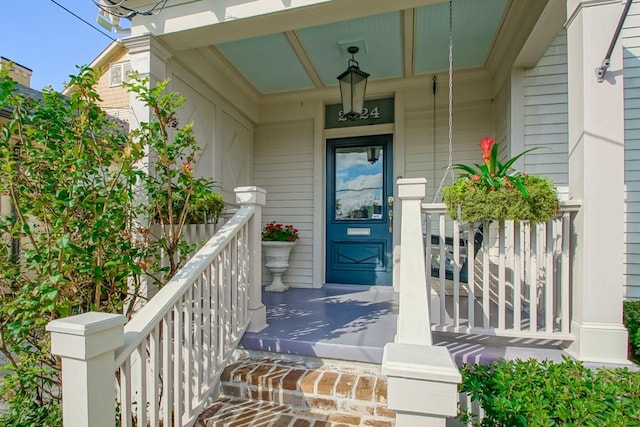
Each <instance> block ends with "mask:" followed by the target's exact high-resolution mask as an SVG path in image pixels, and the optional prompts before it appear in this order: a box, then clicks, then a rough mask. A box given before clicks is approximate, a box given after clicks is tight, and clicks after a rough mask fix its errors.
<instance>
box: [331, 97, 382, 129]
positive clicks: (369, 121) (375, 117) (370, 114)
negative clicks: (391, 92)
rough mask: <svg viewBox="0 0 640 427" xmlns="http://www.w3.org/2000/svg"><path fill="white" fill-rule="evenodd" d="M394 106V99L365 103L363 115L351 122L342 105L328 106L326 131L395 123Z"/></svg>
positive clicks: (372, 100)
mask: <svg viewBox="0 0 640 427" xmlns="http://www.w3.org/2000/svg"><path fill="white" fill-rule="evenodd" d="M393 106H394V103H393V98H384V99H371V100H369V101H364V108H363V111H362V115H361V116H360V117H358V118H356V119H354V120H349V119H347V118H346V117H345V116H344V114H343V112H342V104H331V105H327V106H326V108H325V115H326V119H325V129H335V128H346V127H352V126H367V125H377V124H382V123H393V120H394V114H393V113H394V111H393Z"/></svg>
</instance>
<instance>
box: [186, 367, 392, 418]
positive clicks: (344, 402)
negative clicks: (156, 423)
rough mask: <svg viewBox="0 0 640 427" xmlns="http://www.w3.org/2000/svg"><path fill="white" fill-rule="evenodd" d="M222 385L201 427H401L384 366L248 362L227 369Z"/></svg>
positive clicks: (203, 415)
mask: <svg viewBox="0 0 640 427" xmlns="http://www.w3.org/2000/svg"><path fill="white" fill-rule="evenodd" d="M221 381H222V383H221V386H222V387H221V388H222V390H221V396H220V397H219V398H218V400H217V401H216V402H215V403H214V404H213V405H211V406H209V407H208V408H207V409H205V411H204V412H203V413H202V415H201V416H200V418H199V421H198V425H201V426H207V427H227V426H228V427H231V426H233V427H241V426H247V427H254V426H274V427H276V426H277V427H285V426H295V427H304V426H315V427H338V426H369V427H391V426H394V425H395V413H394V412H393V411H391V410H389V409H387V381H386V379H385V378H384V377H383V376H382V375H381V374H380V373H379V366H375V365H344V364H341V363H339V362H338V361H336V362H335V363H325V362H322V361H320V360H316V359H313V360H312V359H300V358H298V359H289V358H287V359H285V358H282V359H275V358H270V357H243V358H241V359H240V360H238V361H237V362H236V363H234V364H232V365H229V366H228V367H227V368H226V369H225V371H224V373H223V374H222V379H221Z"/></svg>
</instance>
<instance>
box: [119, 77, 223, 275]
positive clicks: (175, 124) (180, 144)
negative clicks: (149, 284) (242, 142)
mask: <svg viewBox="0 0 640 427" xmlns="http://www.w3.org/2000/svg"><path fill="white" fill-rule="evenodd" d="M168 84H169V80H163V81H161V82H159V83H158V84H156V85H155V86H150V84H149V79H148V78H142V79H140V78H138V75H137V73H135V72H134V73H132V75H131V76H130V79H129V81H128V82H125V83H123V85H124V86H125V87H126V88H127V89H128V90H129V91H131V92H133V93H135V94H137V96H138V99H140V101H142V102H143V103H144V105H145V106H147V107H149V108H150V110H151V112H152V116H153V120H151V121H150V122H148V123H144V122H143V123H140V125H139V127H138V129H135V130H133V131H132V132H131V133H130V138H131V141H132V144H133V145H134V146H135V147H136V148H137V149H140V148H142V147H144V148H145V149H146V152H147V153H148V154H147V155H148V159H149V162H150V163H151V164H152V165H154V167H152V168H150V172H149V173H146V174H142V175H141V176H140V180H141V182H142V186H143V187H144V190H145V191H144V194H146V195H147V200H146V202H144V203H143V204H144V205H145V206H147V210H146V212H145V215H144V217H145V218H151V219H154V220H155V221H157V223H158V225H159V227H147V228H146V229H145V230H146V232H145V236H147V237H148V241H147V246H149V247H151V246H159V247H160V248H161V251H157V250H156V251H150V252H148V253H147V257H146V259H145V261H144V266H145V273H146V274H147V275H148V276H149V277H151V278H152V279H153V280H154V281H155V283H156V284H160V285H161V284H162V283H164V282H166V281H167V280H169V279H170V278H171V277H173V276H174V275H175V274H176V272H177V271H178V270H179V269H180V267H182V265H184V263H185V261H186V260H187V259H188V256H189V254H190V253H192V252H193V251H194V249H195V247H196V245H195V244H189V243H188V242H187V241H186V240H185V239H184V238H183V234H184V233H183V232H184V225H185V224H186V223H188V222H189V221H190V220H195V219H196V218H195V217H197V216H198V215H199V216H201V217H202V218H204V217H205V215H207V214H210V216H211V217H214V218H217V216H218V214H219V213H220V210H221V209H222V205H221V202H222V198H221V196H214V195H213V194H212V193H213V192H212V191H211V188H210V186H211V185H212V183H211V182H210V181H208V180H203V179H199V178H196V177H195V175H194V170H193V166H192V165H193V164H194V163H195V159H196V154H197V153H198V152H199V151H200V150H201V148H200V147H199V146H198V144H197V142H196V139H195V136H194V134H193V123H186V124H184V125H181V124H180V123H179V121H178V118H177V116H176V111H177V110H178V109H179V108H182V106H183V103H184V97H182V96H181V95H179V94H177V93H175V92H168V91H167V85H168ZM203 208H206V210H208V212H207V211H206V210H205V211H203V210H202V209H203ZM198 209H200V210H198ZM196 222H198V221H196ZM165 263H166V264H167V265H166V266H165V265H164V264H165Z"/></svg>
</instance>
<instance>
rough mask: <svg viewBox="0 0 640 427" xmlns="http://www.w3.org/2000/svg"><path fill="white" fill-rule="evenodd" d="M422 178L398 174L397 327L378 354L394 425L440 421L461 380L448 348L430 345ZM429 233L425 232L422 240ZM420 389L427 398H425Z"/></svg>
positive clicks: (453, 408)
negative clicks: (407, 177)
mask: <svg viewBox="0 0 640 427" xmlns="http://www.w3.org/2000/svg"><path fill="white" fill-rule="evenodd" d="M426 183H427V180H426V179H424V178H416V179H399V180H398V192H397V194H398V197H399V198H400V201H401V204H402V205H401V206H402V209H401V210H402V218H401V230H400V233H401V249H400V256H401V259H402V261H401V263H400V286H399V289H400V291H399V292H400V296H399V300H400V304H399V314H398V331H397V335H396V339H395V342H392V343H389V344H387V345H386V346H385V347H384V353H383V357H382V372H383V374H385V375H387V379H388V391H387V393H388V405H389V408H390V409H393V410H395V411H396V425H397V426H398V427H411V426H417V425H420V426H442V427H444V426H445V422H446V418H447V417H449V416H454V415H455V414H456V412H457V402H458V392H457V384H458V383H459V382H460V381H461V377H460V372H458V369H457V368H456V366H455V364H454V363H453V359H452V358H451V355H450V354H449V351H448V349H447V348H445V347H436V346H433V343H432V338H431V325H430V320H429V304H430V297H431V296H430V295H429V294H428V293H427V289H428V286H427V279H430V272H429V275H428V276H427V272H426V268H427V266H426V264H427V263H426V262H425V261H426V260H425V255H424V252H425V251H424V243H423V237H422V199H423V198H424V196H425V193H426ZM430 239H431V236H427V244H431V242H430ZM429 268H430V267H429ZM407 390H411V392H407ZM425 395H429V396H431V398H430V399H426V400H425V399H424V396H425Z"/></svg>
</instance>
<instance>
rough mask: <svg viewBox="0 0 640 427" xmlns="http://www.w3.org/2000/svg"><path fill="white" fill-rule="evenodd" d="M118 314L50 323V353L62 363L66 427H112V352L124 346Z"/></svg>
mask: <svg viewBox="0 0 640 427" xmlns="http://www.w3.org/2000/svg"><path fill="white" fill-rule="evenodd" d="M125 322H126V319H125V317H124V316H123V315H121V314H107V313H96V312H90V313H85V314H80V315H78V316H72V317H66V318H64V319H58V320H54V321H52V322H50V323H49V324H48V325H47V331H49V332H51V353H53V354H54V355H56V356H59V357H60V358H61V359H62V421H63V424H64V426H65V427H86V426H91V427H103V426H104V427H112V426H113V423H114V421H115V416H116V415H115V375H114V373H115V362H114V360H115V350H116V349H118V348H120V347H121V346H122V345H123V344H124V324H125Z"/></svg>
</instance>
